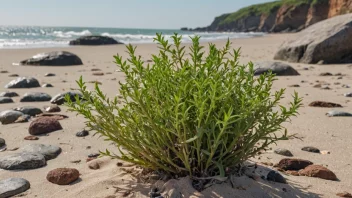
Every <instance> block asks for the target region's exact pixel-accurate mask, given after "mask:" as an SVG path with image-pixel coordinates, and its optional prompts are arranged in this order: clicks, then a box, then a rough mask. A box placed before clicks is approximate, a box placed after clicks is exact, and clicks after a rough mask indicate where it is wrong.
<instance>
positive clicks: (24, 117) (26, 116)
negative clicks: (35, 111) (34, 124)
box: [15, 114, 31, 123]
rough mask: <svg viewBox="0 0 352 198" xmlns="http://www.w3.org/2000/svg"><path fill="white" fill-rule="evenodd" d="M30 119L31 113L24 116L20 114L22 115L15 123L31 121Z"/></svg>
mask: <svg viewBox="0 0 352 198" xmlns="http://www.w3.org/2000/svg"><path fill="white" fill-rule="evenodd" d="M30 119H31V116H30V115H26V114H23V115H22V116H20V117H19V118H18V119H17V120H16V121H15V123H24V122H29V120H30Z"/></svg>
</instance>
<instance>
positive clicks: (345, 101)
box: [0, 34, 352, 198]
mask: <svg viewBox="0 0 352 198" xmlns="http://www.w3.org/2000/svg"><path fill="white" fill-rule="evenodd" d="M290 36H292V35H291V34H270V35H266V36H264V37H256V38H243V39H233V40H231V42H232V47H233V48H239V47H241V49H242V50H241V59H240V61H241V63H247V62H249V61H252V62H257V61H271V60H273V57H274V54H275V52H276V51H277V49H278V47H279V46H280V45H281V43H282V42H283V41H285V40H286V39H288V38H289V37H290ZM214 43H215V44H216V45H217V46H218V47H221V46H223V45H224V44H225V41H215V42H214ZM203 44H204V45H205V46H207V44H206V43H203ZM186 45H188V44H186ZM205 49H207V47H205ZM57 50H64V51H69V52H72V53H74V54H76V55H78V56H79V57H80V58H81V59H82V61H83V65H81V66H65V67H64V66H62V67H54V66H51V67H49V66H18V65H13V64H12V63H18V62H20V61H21V60H24V59H27V58H30V57H32V56H33V55H35V54H38V53H41V52H49V51H57ZM125 51H126V49H125V46H124V45H111V46H96V47H88V46H77V47H65V48H33V49H0V71H8V73H0V86H1V88H0V92H2V91H7V89H5V88H4V86H5V85H6V84H7V83H8V82H10V81H11V80H13V79H15V78H16V77H9V75H10V74H18V75H19V76H21V77H22V76H30V77H34V78H36V79H38V80H39V82H40V84H44V83H51V84H52V85H53V86H54V87H52V88H41V87H39V88H31V89H11V91H15V92H17V93H18V94H19V95H20V97H21V96H23V94H25V93H27V92H44V93H47V94H49V95H51V96H55V95H56V94H58V93H62V92H64V91H70V90H73V89H76V88H78V86H77V84H76V82H75V81H76V80H78V79H79V77H80V76H83V79H84V81H86V82H88V81H99V82H101V83H102V85H101V89H102V90H103V92H104V93H106V94H107V95H108V96H110V97H113V96H115V95H116V94H118V88H119V85H118V82H119V81H123V74H122V73H121V72H119V71H118V68H117V66H116V65H115V64H114V62H113V61H114V58H113V55H116V54H117V53H118V54H120V55H122V56H123V57H124V58H127V53H126V52H125ZM137 51H138V54H140V55H141V56H142V57H143V59H144V60H145V61H147V60H149V59H150V57H151V55H152V54H153V53H157V51H158V49H157V46H156V45H155V44H138V45H137ZM289 64H290V65H291V66H293V67H294V68H295V69H296V70H297V71H298V72H299V73H300V74H301V75H300V76H289V77H287V76H283V77H278V80H277V81H276V82H275V83H274V88H275V89H279V88H286V94H285V95H286V98H285V99H284V100H283V105H287V103H288V102H289V101H291V97H290V96H291V95H292V94H293V93H294V91H297V92H298V93H299V96H301V97H303V105H304V106H303V107H302V108H301V109H300V110H299V113H300V115H299V116H298V117H296V118H294V119H292V122H291V123H286V124H285V126H286V127H287V129H288V132H289V134H296V137H298V138H294V139H291V140H287V141H280V142H279V143H278V145H276V146H273V147H272V149H273V150H274V149H276V148H285V149H289V150H290V151H291V152H292V153H293V155H294V157H295V158H300V159H306V160H310V161H312V162H314V164H318V165H324V166H326V167H327V168H329V169H330V170H331V171H333V172H334V173H335V174H336V176H337V177H338V179H339V180H338V181H329V180H323V179H319V178H312V177H305V176H292V175H285V174H283V175H284V177H285V178H286V179H287V180H288V182H289V184H279V183H273V182H264V181H254V180H251V179H249V178H241V179H238V181H237V182H238V185H239V186H242V188H232V187H231V185H230V184H223V185H214V186H212V187H211V188H208V189H206V190H205V191H203V192H202V193H199V192H196V191H195V190H192V189H189V191H188V192H190V194H189V195H188V196H189V197H336V193H340V192H344V191H347V192H350V193H352V190H351V189H352V167H351V166H352V158H351V151H352V144H351V140H352V133H351V126H352V124H351V123H352V122H351V118H348V117H328V116H326V115H325V114H326V113H327V112H328V111H330V110H333V108H318V107H310V106H308V104H309V103H311V102H313V101H316V100H323V101H327V102H334V103H338V104H341V105H342V106H343V108H342V110H343V111H347V112H352V104H351V102H350V100H349V98H347V97H344V96H343V94H344V93H348V92H350V91H351V88H344V87H343V85H350V86H352V78H351V77H352V66H351V65H348V64H341V65H307V64H292V63H289ZM92 69H100V70H101V72H104V75H102V76H95V75H93V73H94V72H93V71H92ZM49 72H50V73H54V74H56V76H53V77H45V76H44V75H45V74H46V73H49ZM323 72H330V73H332V74H336V73H341V74H342V75H343V77H342V79H338V77H337V76H320V75H319V74H321V73H323ZM319 83H320V84H329V85H328V86H329V87H330V89H329V90H324V89H320V88H315V87H314V85H316V84H319ZM295 84H297V85H299V87H291V86H290V85H295ZM93 85H94V84H93V83H88V87H89V89H93ZM20 97H14V98H13V99H14V101H15V103H9V104H0V111H3V110H8V109H12V108H15V107H20V106H35V107H38V108H41V109H42V108H43V106H45V105H49V102H31V103H23V102H19V99H20ZM60 107H61V109H62V111H61V112H60V113H61V114H64V115H67V116H69V118H68V119H64V120H61V121H60V123H61V125H62V127H63V130H60V131H56V132H53V133H49V134H47V135H43V136H38V137H39V140H36V141H29V140H24V137H26V136H28V135H29V133H28V127H29V124H30V123H29V122H28V123H16V124H9V125H0V137H1V138H3V139H5V140H6V144H7V150H5V151H3V152H0V157H1V156H5V155H9V154H11V153H16V152H18V151H10V150H11V149H14V148H18V147H19V148H21V147H23V146H25V145H28V144H33V143H40V144H51V145H56V146H60V147H61V149H62V153H61V154H60V155H59V156H58V157H57V158H55V159H52V160H50V161H48V162H47V165H46V166H44V167H42V168H39V169H33V170H23V171H8V170H0V179H6V178H10V177H22V178H25V179H27V180H28V181H29V182H30V184H31V188H30V189H29V190H28V191H26V192H24V193H23V194H21V196H22V197H28V198H32V197H37V198H49V197H50V198H59V197H60V198H62V197H67V198H69V197H72V198H73V197H75V198H86V197H87V198H88V197H89V198H108V197H109V198H113V197H123V193H124V190H121V189H125V188H126V189H130V190H131V191H130V193H129V194H126V197H148V192H149V191H150V186H149V184H142V183H139V182H137V181H136V179H135V178H133V177H132V176H131V175H130V174H128V173H126V171H124V168H125V169H131V167H129V166H127V165H126V164H124V165H123V167H118V166H117V165H116V163H117V162H118V161H117V160H111V159H109V158H107V157H104V158H102V159H98V160H99V161H100V162H99V163H101V164H100V168H99V169H98V170H92V169H90V168H89V167H88V165H87V163H86V159H87V157H88V155H89V154H92V153H97V152H98V151H99V150H105V149H106V148H107V149H109V150H110V151H114V152H116V153H117V152H118V151H117V149H116V148H115V147H114V145H111V143H110V142H106V141H104V139H103V138H99V136H98V135H96V136H93V133H94V132H90V135H89V136H86V137H83V138H81V137H76V136H75V134H76V133H77V132H78V131H80V130H82V129H84V127H85V123H84V122H85V119H84V118H83V117H80V116H76V115H75V114H74V113H72V112H66V110H67V108H66V107H64V106H60ZM305 146H314V147H317V148H319V149H320V150H323V151H324V150H325V151H329V152H330V154H316V153H310V152H306V151H302V150H301V148H303V147H305ZM273 150H270V151H267V152H266V153H263V154H262V155H260V156H258V157H256V158H255V159H252V160H253V161H255V162H258V163H263V162H264V163H267V164H269V163H272V164H276V163H278V162H279V161H280V159H282V158H284V156H281V155H278V154H275V153H274V152H273ZM78 160H81V161H80V162H78V163H72V161H78ZM125 165H126V167H124V166H125ZM63 167H69V168H76V169H77V170H79V172H80V174H81V175H80V179H79V181H76V182H74V183H73V184H71V185H67V186H59V185H55V184H52V183H50V182H48V181H47V180H46V175H47V173H48V172H49V171H50V170H52V169H55V168H63ZM269 167H270V166H269ZM132 168H133V167H132ZM270 168H272V167H270ZM184 182H187V181H184V179H181V181H179V184H180V185H182V184H183V183H184ZM185 186H187V185H186V184H185ZM185 188H186V187H185ZM119 189H120V190H119ZM185 190H186V189H185Z"/></svg>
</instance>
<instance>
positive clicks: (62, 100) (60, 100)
mask: <svg viewBox="0 0 352 198" xmlns="http://www.w3.org/2000/svg"><path fill="white" fill-rule="evenodd" d="M67 94H68V95H69V96H70V99H71V100H72V101H73V102H74V101H76V98H75V97H76V96H77V95H78V96H79V98H82V97H83V96H82V94H80V93H76V92H70V91H69V92H65V93H61V94H58V95H56V96H54V97H53V98H52V99H51V101H50V102H51V103H52V104H57V105H62V104H64V103H65V96H66V95H67Z"/></svg>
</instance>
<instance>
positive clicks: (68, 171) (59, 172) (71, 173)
mask: <svg viewBox="0 0 352 198" xmlns="http://www.w3.org/2000/svg"><path fill="white" fill-rule="evenodd" d="M78 177H79V171H78V170H77V169H75V168H57V169H54V170H51V171H50V172H49V173H48V174H47V176H46V179H47V180H48V181H49V182H51V183H54V184H58V185H68V184H70V183H72V182H74V181H76V180H77V179H78Z"/></svg>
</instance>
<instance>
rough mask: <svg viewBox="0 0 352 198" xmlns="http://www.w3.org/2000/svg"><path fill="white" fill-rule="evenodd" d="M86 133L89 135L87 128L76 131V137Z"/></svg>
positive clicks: (83, 135)
mask: <svg viewBox="0 0 352 198" xmlns="http://www.w3.org/2000/svg"><path fill="white" fill-rule="evenodd" d="M87 135H89V132H88V131H87V130H83V131H79V132H77V133H76V136H77V137H85V136H87Z"/></svg>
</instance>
